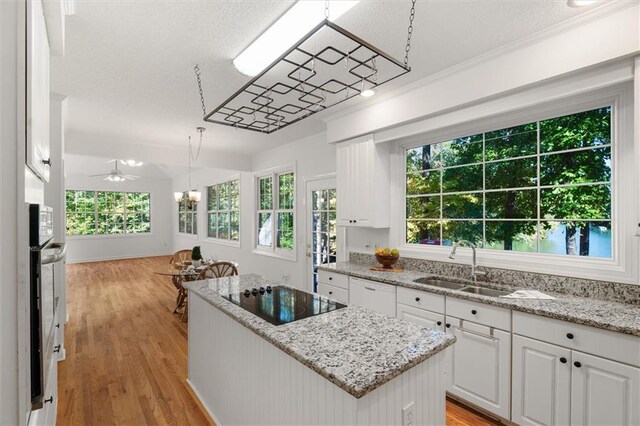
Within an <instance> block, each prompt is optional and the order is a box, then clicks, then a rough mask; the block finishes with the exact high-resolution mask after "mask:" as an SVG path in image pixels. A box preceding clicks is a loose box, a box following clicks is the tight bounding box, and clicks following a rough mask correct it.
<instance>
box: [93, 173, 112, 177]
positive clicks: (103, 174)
mask: <svg viewBox="0 0 640 426" xmlns="http://www.w3.org/2000/svg"><path fill="white" fill-rule="evenodd" d="M110 175H111V173H101V174H99V175H89V177H100V176H110Z"/></svg>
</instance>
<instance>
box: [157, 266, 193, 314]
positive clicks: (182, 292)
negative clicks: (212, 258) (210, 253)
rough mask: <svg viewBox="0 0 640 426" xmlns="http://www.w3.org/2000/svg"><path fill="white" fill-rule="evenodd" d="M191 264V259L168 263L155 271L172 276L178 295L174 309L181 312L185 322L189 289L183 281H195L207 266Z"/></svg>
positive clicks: (175, 311)
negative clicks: (193, 265)
mask: <svg viewBox="0 0 640 426" xmlns="http://www.w3.org/2000/svg"><path fill="white" fill-rule="evenodd" d="M189 266H191V262H190V261H185V262H180V263H171V264H167V266H166V268H162V269H159V270H157V271H155V273H156V274H157V275H163V276H168V277H171V282H173V285H174V286H175V287H176V290H177V291H178V295H177V297H176V307H175V309H174V310H173V313H174V314H176V313H177V314H180V315H181V320H182V321H183V322H184V321H186V320H187V318H188V307H187V290H186V289H185V288H184V287H183V286H182V283H184V282H187V281H194V280H195V279H197V278H198V275H200V272H202V270H203V269H204V268H205V267H206V265H202V266H200V267H198V268H189Z"/></svg>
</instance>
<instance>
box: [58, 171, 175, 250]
mask: <svg viewBox="0 0 640 426" xmlns="http://www.w3.org/2000/svg"><path fill="white" fill-rule="evenodd" d="M65 186H66V188H67V189H85V190H97V191H132V192H150V193H151V233H150V234H136V235H126V234H124V235H100V236H99V235H95V236H93V235H91V236H75V237H67V263H76V262H92V261H98V260H109V259H126V258H134V257H145V256H161V255H166V254H169V253H171V252H172V246H173V240H172V225H171V218H172V215H171V211H172V208H173V207H174V203H173V202H172V200H173V194H172V192H171V180H170V179H139V180H137V181H125V182H123V183H119V184H114V183H112V182H106V181H104V180H102V179H88V178H87V177H86V176H77V175H69V176H67V177H66V182H65Z"/></svg>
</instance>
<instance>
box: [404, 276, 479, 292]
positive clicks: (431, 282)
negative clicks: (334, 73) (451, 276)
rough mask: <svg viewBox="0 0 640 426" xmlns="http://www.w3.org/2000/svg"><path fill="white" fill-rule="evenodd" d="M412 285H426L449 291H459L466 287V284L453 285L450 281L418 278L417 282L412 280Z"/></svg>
mask: <svg viewBox="0 0 640 426" xmlns="http://www.w3.org/2000/svg"><path fill="white" fill-rule="evenodd" d="M413 282H414V283H419V284H428V285H432V286H435V287H442V288H448V289H450V290H460V289H461V288H464V287H467V284H460V283H454V282H451V281H444V280H439V279H437V278H429V277H427V278H418V279H417V280H413Z"/></svg>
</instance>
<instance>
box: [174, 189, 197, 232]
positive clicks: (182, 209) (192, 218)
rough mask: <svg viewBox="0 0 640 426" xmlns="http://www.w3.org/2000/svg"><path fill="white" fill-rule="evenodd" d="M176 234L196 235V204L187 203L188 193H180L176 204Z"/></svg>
mask: <svg viewBox="0 0 640 426" xmlns="http://www.w3.org/2000/svg"><path fill="white" fill-rule="evenodd" d="M178 232H182V233H183V234H192V235H198V203H196V202H193V203H192V202H191V201H189V191H185V192H183V193H182V201H181V202H180V203H179V204H178Z"/></svg>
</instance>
